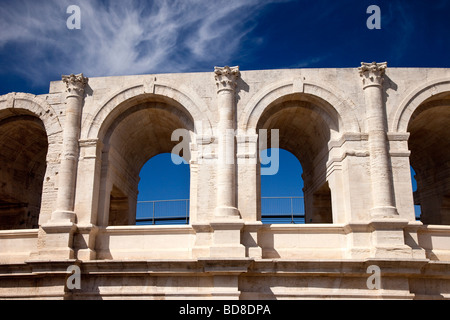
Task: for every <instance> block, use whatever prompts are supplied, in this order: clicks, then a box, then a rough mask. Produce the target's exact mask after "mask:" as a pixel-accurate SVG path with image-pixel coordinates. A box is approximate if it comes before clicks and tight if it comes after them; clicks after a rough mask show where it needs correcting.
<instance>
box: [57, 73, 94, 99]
mask: <svg viewBox="0 0 450 320" xmlns="http://www.w3.org/2000/svg"><path fill="white" fill-rule="evenodd" d="M88 80H89V79H88V78H85V77H84V76H83V74H82V73H80V74H77V75H74V74H71V75H69V76H62V81H63V82H64V83H65V84H66V92H67V93H69V94H74V95H77V96H80V97H82V96H83V95H84V87H85V86H86V84H87V83H88Z"/></svg>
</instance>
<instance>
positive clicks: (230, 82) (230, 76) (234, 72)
mask: <svg viewBox="0 0 450 320" xmlns="http://www.w3.org/2000/svg"><path fill="white" fill-rule="evenodd" d="M214 74H215V79H216V85H217V91H221V90H234V89H235V88H236V85H237V83H236V81H237V79H238V78H239V76H240V75H241V73H240V72H239V67H231V68H230V67H228V66H226V67H223V68H222V67H214Z"/></svg>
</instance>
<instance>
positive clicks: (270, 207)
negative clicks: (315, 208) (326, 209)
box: [261, 197, 305, 223]
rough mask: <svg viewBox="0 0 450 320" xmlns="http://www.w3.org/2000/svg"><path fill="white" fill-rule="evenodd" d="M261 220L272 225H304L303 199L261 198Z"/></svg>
mask: <svg viewBox="0 0 450 320" xmlns="http://www.w3.org/2000/svg"><path fill="white" fill-rule="evenodd" d="M261 219H262V221H263V222H272V223H305V202H304V198H303V197H262V198H261Z"/></svg>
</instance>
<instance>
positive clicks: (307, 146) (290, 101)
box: [257, 95, 339, 223]
mask: <svg viewBox="0 0 450 320" xmlns="http://www.w3.org/2000/svg"><path fill="white" fill-rule="evenodd" d="M338 127H339V121H338V117H337V115H336V113H335V112H333V110H332V108H331V107H330V106H329V105H327V104H326V103H325V102H323V101H318V100H316V99H314V98H313V97H310V96H307V95H299V96H298V95H292V96H289V97H284V98H283V99H280V100H279V101H275V102H274V103H272V104H271V105H270V106H269V107H268V108H267V110H266V111H265V112H264V113H263V114H262V116H261V118H260V120H259V122H258V127H257V129H258V130H261V129H266V130H268V141H272V140H271V132H272V131H271V130H272V129H278V130H279V131H278V132H279V148H282V149H285V150H287V151H289V152H291V153H292V154H293V155H294V156H295V157H297V159H298V160H299V161H300V163H301V165H302V167H303V180H304V197H305V222H306V223H332V208H331V191H330V188H329V187H328V182H327V180H326V162H327V160H328V159H327V154H328V142H329V141H330V139H331V133H332V130H335V131H338ZM269 147H272V148H273V147H275V146H273V145H269Z"/></svg>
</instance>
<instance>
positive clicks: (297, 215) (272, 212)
mask: <svg viewBox="0 0 450 320" xmlns="http://www.w3.org/2000/svg"><path fill="white" fill-rule="evenodd" d="M276 153H278V162H279V164H278V170H277V172H276V174H273V175H262V176H261V221H262V222H263V223H267V224H283V223H295V224H303V223H305V201H304V196H303V178H302V173H303V169H302V166H301V164H300V161H298V159H297V158H296V157H295V156H294V155H293V154H292V153H290V152H289V151H286V150H284V149H276V150H275V149H268V150H267V156H266V152H262V153H261V167H262V168H267V167H269V166H270V165H271V164H270V163H269V160H270V159H274V161H276V160H275V157H274V154H276ZM265 158H267V160H266V159H265Z"/></svg>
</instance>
